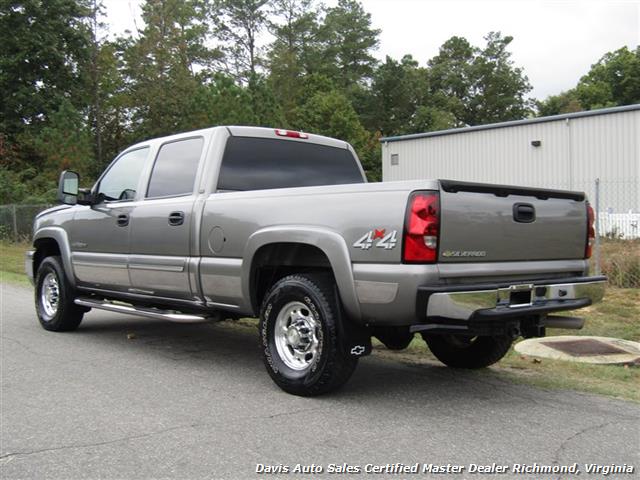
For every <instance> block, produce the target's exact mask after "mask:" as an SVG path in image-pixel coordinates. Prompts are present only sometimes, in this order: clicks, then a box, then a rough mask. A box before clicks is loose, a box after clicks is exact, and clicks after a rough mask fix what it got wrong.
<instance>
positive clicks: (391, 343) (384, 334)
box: [373, 327, 413, 350]
mask: <svg viewBox="0 0 640 480" xmlns="http://www.w3.org/2000/svg"><path fill="white" fill-rule="evenodd" d="M373 335H374V336H375V337H376V338H377V339H378V340H380V341H381V342H382V343H383V344H384V346H385V347H387V348H388V349H389V350H404V349H405V348H407V347H408V346H409V344H410V343H411V340H413V333H411V332H410V331H409V327H378V328H376V329H375V330H374V332H373Z"/></svg>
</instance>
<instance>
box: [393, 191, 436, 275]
mask: <svg viewBox="0 0 640 480" xmlns="http://www.w3.org/2000/svg"><path fill="white" fill-rule="evenodd" d="M439 237H440V194H439V193H438V192H413V193H412V194H411V196H410V197H409V206H408V209H407V217H406V220H405V227H404V245H403V255H402V258H403V261H405V262H409V263H434V262H436V261H437V259H438V239H439Z"/></svg>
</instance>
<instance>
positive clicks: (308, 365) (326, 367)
mask: <svg viewBox="0 0 640 480" xmlns="http://www.w3.org/2000/svg"><path fill="white" fill-rule="evenodd" d="M340 320H341V308H340V303H339V300H338V298H337V295H336V293H335V292H334V285H333V282H332V278H331V277H330V276H329V275H312V274H304V275H302V274H299V275H290V276H288V277H285V278H283V279H281V280H280V281H278V282H277V283H276V284H275V285H274V286H273V287H272V288H271V290H270V291H269V292H268V293H267V295H266V296H265V299H264V301H263V302H262V308H261V309H260V325H259V328H260V338H261V348H262V350H263V359H264V364H265V366H266V368H267V371H268V372H269V375H270V376H271V378H272V379H273V381H274V382H275V383H276V384H277V385H278V386H279V387H280V388H281V389H283V390H284V391H285V392H288V393H292V394H294V395H301V396H314V395H320V394H323V393H327V392H330V391H333V390H336V389H337V388H339V387H340V386H342V385H343V384H344V383H345V382H346V381H347V380H348V379H349V377H351V374H352V373H353V371H354V370H355V368H356V365H357V364H358V359H357V358H353V357H351V356H350V355H348V354H347V353H346V352H345V351H344V349H343V348H341V343H340V340H341V339H340V338H339V332H340V330H341V329H340V325H339V323H338V322H340Z"/></svg>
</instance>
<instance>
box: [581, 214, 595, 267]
mask: <svg viewBox="0 0 640 480" xmlns="http://www.w3.org/2000/svg"><path fill="white" fill-rule="evenodd" d="M595 218H596V216H595V215H594V213H593V208H591V205H589V204H588V203H587V246H586V247H585V249H584V258H591V254H592V253H593V244H594V243H595V242H596V229H595V227H594V222H595Z"/></svg>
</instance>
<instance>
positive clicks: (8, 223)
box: [0, 204, 52, 242]
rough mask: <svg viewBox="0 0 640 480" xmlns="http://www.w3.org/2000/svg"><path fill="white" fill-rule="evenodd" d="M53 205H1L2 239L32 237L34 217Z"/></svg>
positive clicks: (0, 234) (22, 239) (16, 240)
mask: <svg viewBox="0 0 640 480" xmlns="http://www.w3.org/2000/svg"><path fill="white" fill-rule="evenodd" d="M51 206H52V205H18V204H12V205H0V239H1V240H10V241H13V242H20V241H28V240H30V239H31V235H32V233H33V232H32V228H33V219H34V218H35V216H36V215H37V214H38V213H39V212H41V211H42V210H45V209H47V208H49V207H51Z"/></svg>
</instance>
